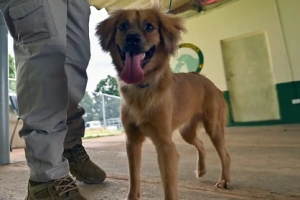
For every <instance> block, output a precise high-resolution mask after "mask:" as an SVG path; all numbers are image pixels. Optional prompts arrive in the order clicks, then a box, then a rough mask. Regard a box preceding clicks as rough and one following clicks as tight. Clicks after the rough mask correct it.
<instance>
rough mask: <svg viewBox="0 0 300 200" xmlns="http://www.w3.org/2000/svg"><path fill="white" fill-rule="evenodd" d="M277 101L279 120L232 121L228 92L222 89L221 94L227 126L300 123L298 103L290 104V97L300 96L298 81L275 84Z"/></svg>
mask: <svg viewBox="0 0 300 200" xmlns="http://www.w3.org/2000/svg"><path fill="white" fill-rule="evenodd" d="M276 89H277V95H278V102H279V107H280V117H281V119H280V120H269V121H253V122H234V121H233V118H232V114H231V109H230V105H231V104H230V97H229V92H228V91H224V92H223V95H224V97H225V99H226V101H227V104H228V110H229V113H228V126H258V125H273V124H292V123H300V104H292V99H299V98H300V81H294V82H288V83H280V84H277V85H276Z"/></svg>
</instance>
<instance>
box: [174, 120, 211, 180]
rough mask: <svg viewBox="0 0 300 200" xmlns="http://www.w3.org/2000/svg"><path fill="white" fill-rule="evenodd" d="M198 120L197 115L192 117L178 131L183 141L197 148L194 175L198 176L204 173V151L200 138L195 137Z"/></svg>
mask: <svg viewBox="0 0 300 200" xmlns="http://www.w3.org/2000/svg"><path fill="white" fill-rule="evenodd" d="M199 124H200V121H199V119H198V117H197V116H195V117H194V119H192V120H191V121H190V122H188V123H187V124H186V125H185V126H183V127H182V128H181V129H180V130H179V132H180V134H181V136H182V138H183V140H184V141H186V142H187V143H188V144H191V145H194V146H195V147H196V149H197V153H198V160H197V167H196V170H197V171H196V176H197V177H198V178H200V177H202V176H204V174H205V173H206V165H205V158H206V153H205V149H204V145H203V142H202V140H200V139H199V138H198V137H197V129H198V128H199Z"/></svg>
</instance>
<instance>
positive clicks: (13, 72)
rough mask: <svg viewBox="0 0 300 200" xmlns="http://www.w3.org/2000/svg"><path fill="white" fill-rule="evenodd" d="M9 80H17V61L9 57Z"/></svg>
mask: <svg viewBox="0 0 300 200" xmlns="http://www.w3.org/2000/svg"><path fill="white" fill-rule="evenodd" d="M8 59H9V62H8V63H9V78H16V66H15V59H14V58H13V57H12V56H11V55H9V58H8Z"/></svg>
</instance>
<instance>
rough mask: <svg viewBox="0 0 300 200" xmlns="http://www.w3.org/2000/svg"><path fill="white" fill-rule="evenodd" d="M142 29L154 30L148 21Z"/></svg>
mask: <svg viewBox="0 0 300 200" xmlns="http://www.w3.org/2000/svg"><path fill="white" fill-rule="evenodd" d="M144 29H145V30H146V31H148V32H152V31H153V30H154V26H153V25H152V24H150V23H146V24H145V27H144Z"/></svg>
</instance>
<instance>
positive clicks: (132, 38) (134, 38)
mask: <svg viewBox="0 0 300 200" xmlns="http://www.w3.org/2000/svg"><path fill="white" fill-rule="evenodd" d="M125 42H126V44H127V45H137V44H140V42H141V36H140V35H139V34H128V35H126V37H125Z"/></svg>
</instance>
